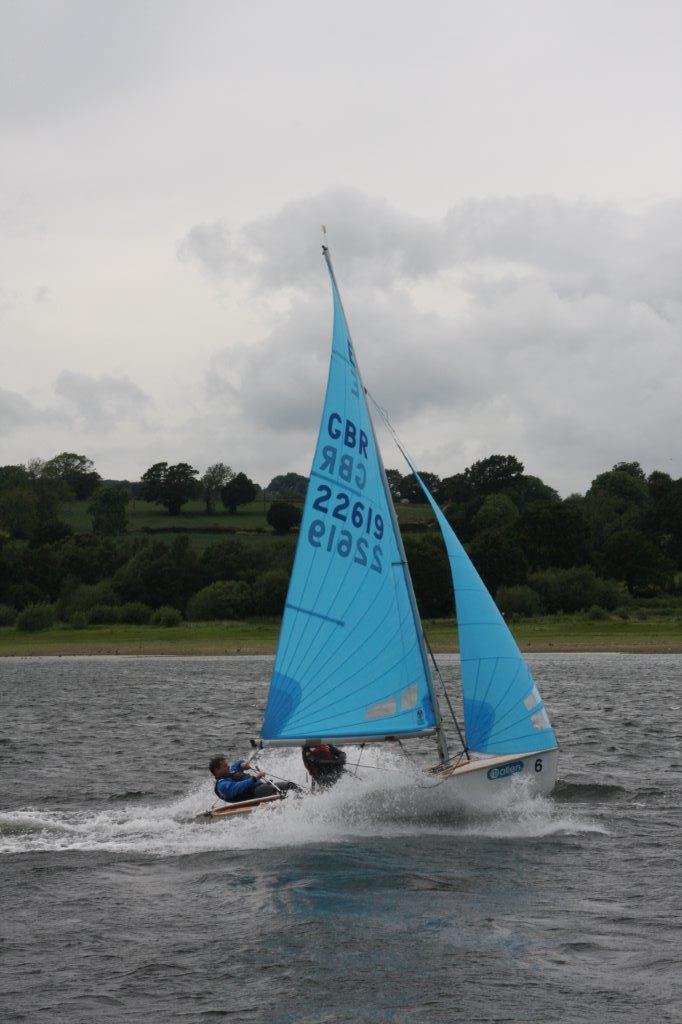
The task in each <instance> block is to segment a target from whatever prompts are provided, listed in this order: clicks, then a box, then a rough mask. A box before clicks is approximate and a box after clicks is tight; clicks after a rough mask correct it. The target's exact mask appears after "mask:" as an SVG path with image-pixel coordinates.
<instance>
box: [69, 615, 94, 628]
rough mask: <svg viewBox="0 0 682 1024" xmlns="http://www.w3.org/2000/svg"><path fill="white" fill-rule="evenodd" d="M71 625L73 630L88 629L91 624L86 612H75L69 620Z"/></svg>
mask: <svg viewBox="0 0 682 1024" xmlns="http://www.w3.org/2000/svg"><path fill="white" fill-rule="evenodd" d="M69 625H70V626H71V628H72V629H87V627H88V626H89V625H90V623H89V620H88V616H87V615H86V614H85V612H74V613H73V615H72V616H71V618H70V619H69Z"/></svg>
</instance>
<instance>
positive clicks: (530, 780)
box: [427, 747, 559, 810]
mask: <svg viewBox="0 0 682 1024" xmlns="http://www.w3.org/2000/svg"><path fill="white" fill-rule="evenodd" d="M558 755H559V751H558V748H557V747H553V748H551V749H549V750H536V751H530V752H528V753H525V754H505V755H495V756H488V755H485V756H480V757H474V758H473V759H472V760H471V761H468V762H466V763H464V764H462V765H459V766H457V767H454V766H446V767H443V766H442V765H434V766H433V767H432V768H429V769H427V770H428V772H429V774H431V775H435V776H436V777H437V778H438V779H440V780H441V781H442V782H443V785H444V786H445V787H447V789H448V790H449V791H450V792H451V793H452V795H453V796H455V798H456V799H457V800H458V801H459V800H461V801H462V803H464V804H466V806H467V807H471V808H476V809H479V810H484V809H486V808H488V807H490V806H491V805H492V806H495V805H503V804H504V803H505V802H506V801H507V800H508V798H509V796H510V789H511V787H512V786H514V785H519V784H521V785H523V786H525V787H526V788H527V790H528V792H529V793H530V795H532V796H548V795H549V794H550V793H551V792H552V790H553V789H554V786H555V783H556V776H557V765H558Z"/></svg>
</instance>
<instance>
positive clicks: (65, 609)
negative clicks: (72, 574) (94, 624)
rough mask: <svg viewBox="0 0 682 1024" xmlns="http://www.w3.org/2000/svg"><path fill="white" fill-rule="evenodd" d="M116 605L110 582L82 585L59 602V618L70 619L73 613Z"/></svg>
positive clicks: (116, 598)
mask: <svg viewBox="0 0 682 1024" xmlns="http://www.w3.org/2000/svg"><path fill="white" fill-rule="evenodd" d="M115 604H118V597H117V595H116V591H115V590H114V588H113V586H112V583H111V580H100V582H99V583H82V584H80V586H77V587H75V588H74V589H73V590H72V591H71V593H67V594H65V595H64V597H62V598H61V599H60V601H59V606H58V611H59V617H60V618H62V619H69V620H70V619H71V618H72V617H73V615H74V613H75V612H85V614H88V613H89V612H90V611H92V610H93V609H95V608H97V607H101V606H102V605H105V606H109V607H110V606H112V605H115Z"/></svg>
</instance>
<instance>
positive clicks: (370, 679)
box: [261, 267, 436, 743]
mask: <svg viewBox="0 0 682 1024" xmlns="http://www.w3.org/2000/svg"><path fill="white" fill-rule="evenodd" d="M330 276H331V280H332V292H333V298H334V330H333V339H332V353H331V361H330V367H329V378H328V382H327V393H326V397H325V402H324V410H323V413H322V422H321V425H320V433H319V437H318V440H317V447H316V449H315V457H314V460H313V466H312V470H311V473H310V483H309V485H308V493H307V495H306V501H305V508H304V511H303V519H302V522H301V527H300V535H299V539H298V546H297V549H296V558H295V561H294V568H293V571H292V574H291V580H290V582H289V591H288V594H287V600H286V606H285V609H284V615H283V618H282V626H281V629H280V634H279V642H278V646H277V655H276V658H275V666H274V670H273V675H272V681H271V684H270V693H269V695H268V703H267V707H266V710H265V717H264V720H263V727H262V730H261V735H262V738H263V739H264V740H269V741H271V742H274V743H296V742H298V743H301V742H304V741H306V740H310V739H317V738H320V739H338V740H346V741H350V740H359V741H362V740H363V739H369V738H376V739H382V738H385V737H391V736H409V735H417V734H421V733H428V732H432V731H433V730H434V728H435V724H436V720H435V714H434V708H433V704H432V700H431V692H430V678H429V675H428V670H427V668H426V665H425V656H424V650H423V641H422V637H421V626H420V624H419V623H418V621H416V619H415V613H414V611H413V605H412V601H411V597H410V592H409V590H408V582H407V580H406V571H407V570H406V566H405V565H404V563H403V559H402V554H401V549H400V545H399V544H398V541H397V539H396V534H395V530H394V527H393V518H392V510H391V509H389V505H388V501H389V500H390V499H389V498H388V496H387V490H386V486H385V481H384V476H383V469H382V464H381V461H380V456H379V453H378V450H377V446H376V440H375V437H374V430H373V427H372V423H371V420H370V416H369V412H368V410H367V404H366V399H365V393H364V388H363V386H362V381H361V378H360V373H359V370H358V366H357V362H356V359H355V354H354V351H353V345H352V343H351V339H350V335H349V332H348V327H347V325H346V320H345V316H344V312H343V307H342V305H341V300H340V298H339V294H338V290H337V287H336V282H335V280H334V276H333V273H332V272H331V267H330Z"/></svg>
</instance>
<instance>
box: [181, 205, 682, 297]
mask: <svg viewBox="0 0 682 1024" xmlns="http://www.w3.org/2000/svg"><path fill="white" fill-rule="evenodd" d="M321 223H326V224H327V225H329V229H330V234H329V238H330V244H331V245H332V247H333V249H334V251H335V252H337V253H339V254H342V257H343V270H344V277H345V280H347V281H348V282H350V283H362V282H364V283H366V284H371V285H375V286H377V287H382V288H387V287H389V286H392V285H395V284H397V283H399V282H402V283H408V282H416V281H419V280H420V279H424V278H431V277H433V276H434V275H436V274H438V272H440V271H447V270H451V269H461V270H466V271H468V272H469V273H470V274H471V277H470V281H471V282H473V281H475V279H476V272H477V273H478V276H479V278H480V279H482V280H484V282H486V283H487V286H488V287H489V286H490V283H491V281H494V280H495V278H496V277H501V278H502V280H504V278H505V275H506V276H507V280H508V282H510V281H511V280H512V279H513V277H517V278H518V277H523V276H528V275H541V276H542V277H543V278H546V279H548V280H549V281H551V284H552V287H553V288H554V289H555V290H556V291H558V292H560V293H565V294H567V295H580V294H585V293H587V294H589V293H593V292H598V293H604V294H618V295H621V296H622V297H623V298H627V299H629V300H639V301H645V302H648V303H650V304H651V305H653V306H654V307H655V308H656V309H657V310H658V311H659V313H661V314H662V315H666V316H674V315H675V314H676V303H679V273H680V266H681V264H682V202H680V201H679V200H674V201H673V200H670V201H668V202H665V203H660V204H657V205H654V206H651V207H649V208H647V209H645V210H641V211H638V212H630V211H627V210H624V209H622V208H620V207H618V206H615V205H614V204H609V203H599V202H590V201H587V200H584V201H577V202H570V201H566V200H561V199H559V198H557V197H555V196H549V195H545V196H543V195H540V196H526V197H518V198H502V199H480V200H470V201H467V202H463V203H460V204H459V205H458V206H456V207H453V208H452V209H451V210H450V211H449V212H448V213H447V214H446V215H445V216H444V217H443V218H442V219H441V220H439V221H428V220H426V219H424V218H418V217H413V216H411V215H409V214H405V213H402V212H400V211H398V210H396V209H394V208H393V207H391V206H390V205H389V204H388V203H387V202H386V200H384V199H378V198H372V197H368V196H365V195H363V194H362V193H360V192H357V191H355V190H353V189H338V188H337V189H330V190H328V191H326V192H323V193H321V194H319V195H317V196H312V197H309V198H306V199H302V200H297V201H296V202H291V203H287V204H286V205H285V206H284V207H283V208H282V209H281V210H280V211H278V212H277V213H276V214H273V215H272V216H270V217H263V218H260V219H258V220H256V221H253V222H251V223H249V224H246V225H244V226H242V227H241V228H239V229H236V230H234V229H230V228H229V227H228V226H227V225H226V224H225V223H223V222H220V221H217V222H215V223H213V224H203V225H196V226H195V227H193V228H191V229H190V231H189V232H188V233H187V235H186V237H185V238H184V239H183V241H182V242H181V244H180V247H179V254H180V256H181V258H183V259H186V260H193V261H194V262H196V263H197V264H198V265H199V266H200V267H201V268H202V269H203V270H204V271H205V272H207V273H210V274H212V275H215V276H218V277H226V276H236V277H246V278H251V279H252V280H253V281H254V283H255V284H256V285H257V286H258V287H262V288H286V287H296V288H304V289H308V288H309V287H310V286H311V284H312V283H313V281H314V279H315V277H316V276H317V274H318V273H319V245H318V239H319V238H320V234H319V226H320V224H321ZM482 266H483V268H484V270H483V273H482V274H481V267H482ZM510 272H511V274H512V277H509V274H510Z"/></svg>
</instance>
